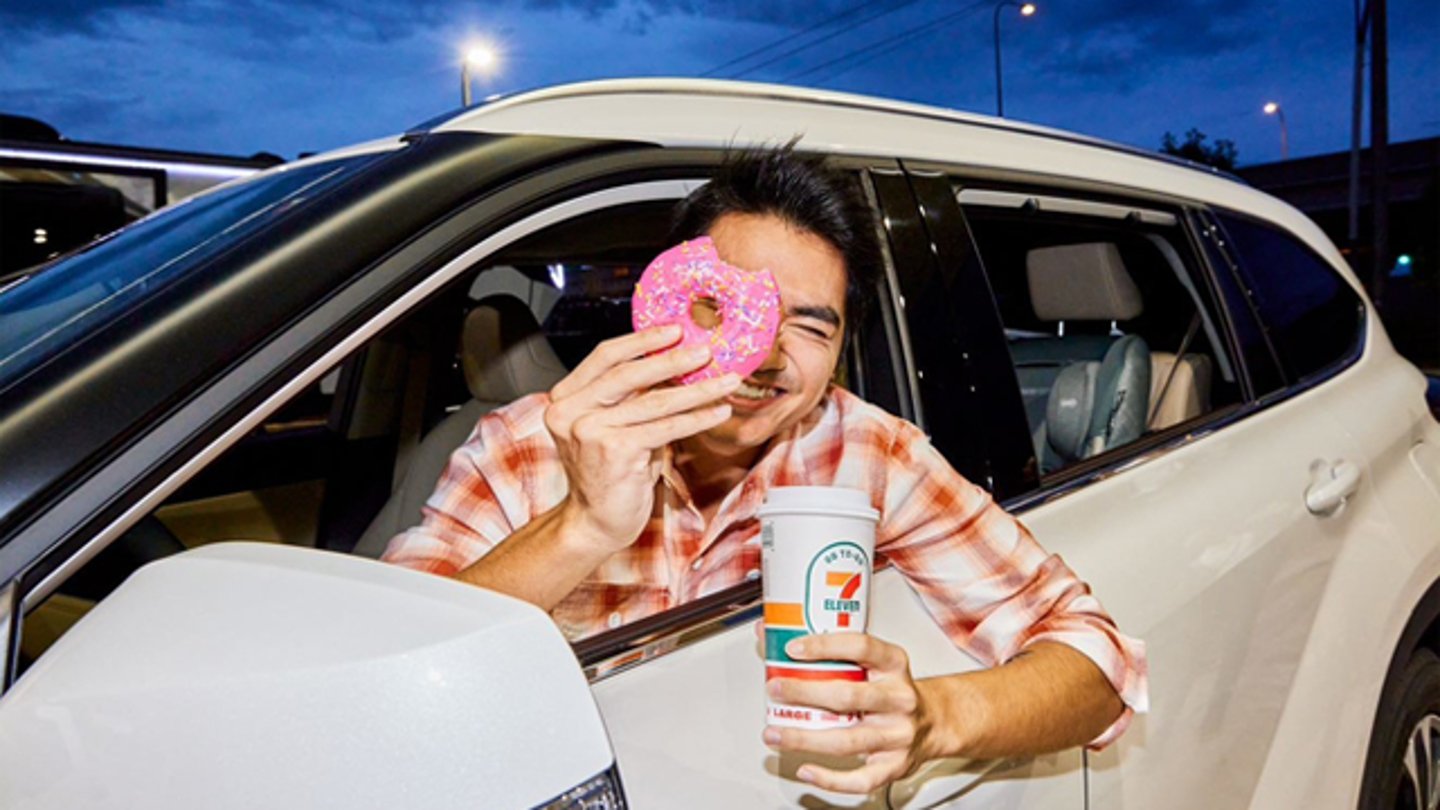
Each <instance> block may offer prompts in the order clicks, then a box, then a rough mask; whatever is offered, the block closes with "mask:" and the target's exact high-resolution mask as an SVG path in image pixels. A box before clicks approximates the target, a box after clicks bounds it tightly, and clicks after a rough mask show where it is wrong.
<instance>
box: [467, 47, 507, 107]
mask: <svg viewBox="0 0 1440 810" xmlns="http://www.w3.org/2000/svg"><path fill="white" fill-rule="evenodd" d="M499 63H500V54H499V53H497V52H496V50H495V48H494V46H492V45H490V44H489V43H485V42H476V43H474V44H472V45H470V46H469V47H467V48H466V49H465V53H464V55H463V56H461V58H460V103H461V104H462V105H463V106H466V107H469V106H470V71H471V69H474V70H475V72H476V73H479V74H480V75H481V76H488V75H489V74H490V73H491V71H493V70H494V69H495V66H496V65H497V64H499Z"/></svg>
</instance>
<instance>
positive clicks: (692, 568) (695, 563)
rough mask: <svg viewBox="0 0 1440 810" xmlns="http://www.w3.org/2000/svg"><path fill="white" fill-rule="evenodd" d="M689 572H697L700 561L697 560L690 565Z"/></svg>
mask: <svg viewBox="0 0 1440 810" xmlns="http://www.w3.org/2000/svg"><path fill="white" fill-rule="evenodd" d="M690 570H691V571H699V570H700V561H699V560H696V561H695V562H692V563H690Z"/></svg>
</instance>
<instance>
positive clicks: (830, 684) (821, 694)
mask: <svg viewBox="0 0 1440 810" xmlns="http://www.w3.org/2000/svg"><path fill="white" fill-rule="evenodd" d="M765 689H766V691H767V692H768V693H769V694H770V697H771V699H773V700H775V701H777V702H779V703H788V704H790V705H792V706H814V707H815V708H818V709H829V710H830V711H832V712H835V713H837V714H845V713H846V712H887V713H897V712H898V713H901V714H908V713H910V712H912V711H914V710H915V692H914V690H913V689H910V688H908V687H905V686H904V685H902V684H901V683H900V682H898V681H879V682H874V681H872V682H868V683H855V682H853V681H802V680H798V679H795V678H773V679H771V680H770V681H769V682H767V683H766V684H765Z"/></svg>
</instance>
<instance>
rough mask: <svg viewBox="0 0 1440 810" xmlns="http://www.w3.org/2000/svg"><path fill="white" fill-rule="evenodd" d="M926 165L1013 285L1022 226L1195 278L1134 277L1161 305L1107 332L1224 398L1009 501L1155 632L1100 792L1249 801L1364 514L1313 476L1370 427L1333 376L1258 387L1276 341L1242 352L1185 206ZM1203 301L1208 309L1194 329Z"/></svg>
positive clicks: (1135, 802)
mask: <svg viewBox="0 0 1440 810" xmlns="http://www.w3.org/2000/svg"><path fill="white" fill-rule="evenodd" d="M912 182H913V183H914V184H915V187H916V193H917V195H918V196H919V198H920V200H921V203H922V204H923V205H924V206H925V209H926V211H927V213H929V214H930V217H929V224H930V226H931V227H932V228H933V229H936V230H937V231H938V230H944V231H946V232H947V237H948V238H949V239H950V243H951V245H952V252H958V251H963V250H964V249H965V247H966V245H967V244H970V243H972V242H973V243H976V244H978V245H979V248H980V257H981V260H982V261H983V262H985V266H986V270H987V273H988V275H989V277H990V279H991V283H992V287H993V288H994V289H995V290H996V291H997V294H999V293H1004V292H1011V291H1016V290H1019V291H1021V293H1020V294H1021V295H1023V294H1024V293H1023V290H1024V284H1023V280H1022V281H1021V282H1019V283H1016V280H1015V278H1014V276H1015V274H1017V273H1021V272H1024V271H1025V270H1027V269H1028V268H1029V264H1030V263H1029V262H1028V261H1027V259H1028V256H1027V255H1022V254H1021V253H1019V252H1017V251H1019V250H1020V248H1018V247H1017V246H1016V244H1015V243H1016V242H1017V241H1024V240H1027V239H1028V240H1034V241H1033V242H1030V243H1029V244H1030V245H1032V246H1033V249H1032V252H1034V251H1041V250H1044V249H1045V248H1047V247H1053V246H1055V245H1064V244H1069V243H1072V242H1074V240H1077V239H1080V240H1101V241H1104V240H1109V241H1108V242H1105V243H1106V244H1114V245H1116V246H1117V248H1118V250H1117V252H1116V255H1117V256H1125V257H1126V261H1127V262H1131V261H1133V262H1134V263H1135V264H1138V265H1141V267H1140V268H1139V269H1141V270H1144V271H1145V274H1146V275H1148V276H1153V277H1155V279H1159V278H1162V277H1166V276H1167V271H1166V268H1167V267H1168V268H1169V269H1170V270H1171V271H1173V274H1172V275H1173V277H1174V279H1173V280H1175V281H1178V282H1179V283H1178V285H1177V284H1169V287H1170V292H1168V293H1167V292H1165V291H1164V288H1163V287H1162V286H1161V285H1159V284H1156V283H1153V281H1142V280H1137V286H1138V287H1139V289H1141V290H1143V291H1145V292H1146V293H1150V292H1151V291H1152V290H1153V291H1154V295H1155V299H1156V302H1157V304H1162V306H1157V307H1154V308H1153V309H1154V311H1146V312H1145V313H1144V314H1143V315H1140V316H1137V317H1136V318H1135V319H1134V320H1133V321H1131V322H1128V323H1122V324H1118V325H1117V324H1116V323H1111V324H1108V332H1107V330H1106V327H1107V325H1106V324H1103V323H1102V324H1100V325H1099V327H1100V328H1099V329H1098V330H1096V334H1095V335H1093V336H1094V337H1097V338H1099V339H1101V340H1103V339H1105V338H1106V336H1107V335H1109V336H1116V335H1120V334H1122V333H1123V334H1135V335H1140V336H1142V337H1148V339H1149V342H1150V343H1151V344H1152V345H1151V349H1152V351H1154V352H1156V353H1161V350H1165V349H1168V350H1169V353H1170V356H1171V357H1175V356H1177V354H1178V356H1181V357H1187V356H1189V355H1191V354H1196V355H1201V356H1203V359H1204V361H1205V362H1204V363H1203V364H1202V365H1204V366H1208V367H1209V372H1210V374H1211V375H1212V377H1213V379H1212V385H1211V386H1210V390H1209V395H1210V396H1209V397H1208V401H1207V402H1206V403H1205V404H1204V405H1203V406H1202V407H1199V408H1197V409H1195V411H1193V412H1191V413H1187V414H1184V415H1183V416H1182V419H1181V421H1179V422H1177V423H1175V424H1172V425H1168V426H1161V427H1158V428H1153V427H1152V428H1148V429H1147V430H1145V431H1144V433H1143V435H1141V436H1139V437H1136V438H1134V439H1133V440H1130V441H1128V442H1127V443H1124V444H1121V445H1119V446H1109V447H1106V448H1105V449H1104V450H1103V451H1102V452H1100V453H1098V454H1095V455H1093V456H1089V457H1085V458H1081V459H1078V460H1074V461H1072V462H1069V463H1067V464H1066V465H1065V466H1060V467H1059V468H1056V469H1049V470H1046V469H1043V465H1042V471H1041V475H1040V477H1039V480H1038V482H1036V483H1035V484H1034V485H1032V486H1030V487H1028V488H1022V489H1021V490H1020V491H1010V492H1007V493H1005V495H1004V498H1005V499H1004V503H1005V505H1006V506H1007V508H1009V509H1010V510H1011V511H1013V512H1015V513H1016V514H1018V515H1019V516H1020V518H1021V519H1022V520H1023V521H1024V522H1025V523H1026V525H1027V526H1029V527H1030V528H1031V530H1032V531H1033V532H1034V533H1035V535H1036V537H1037V538H1038V539H1039V541H1040V542H1041V544H1042V545H1044V546H1045V547H1046V548H1047V549H1049V550H1050V551H1052V552H1054V553H1056V554H1059V555H1060V556H1061V557H1062V558H1064V560H1065V561H1066V562H1067V563H1068V564H1069V565H1070V566H1071V567H1072V568H1073V569H1074V570H1075V571H1076V572H1077V573H1078V574H1079V575H1080V576H1081V577H1082V578H1084V579H1085V580H1087V581H1088V582H1089V583H1090V584H1091V585H1092V587H1093V588H1094V591H1095V593H1096V594H1097V596H1098V597H1099V598H1100V600H1101V601H1102V603H1103V604H1104V605H1105V607H1106V608H1107V609H1108V610H1109V611H1110V613H1111V614H1112V615H1113V616H1114V618H1115V619H1116V622H1117V623H1118V625H1119V627H1120V628H1121V630H1122V631H1124V632H1126V633H1127V634H1130V635H1132V636H1135V637H1138V638H1140V639H1142V640H1143V641H1144V642H1145V644H1146V646H1147V651H1148V660H1149V682H1150V711H1149V713H1148V714H1145V715H1138V716H1136V717H1134V718H1133V721H1132V724H1131V727H1130V729H1129V730H1128V731H1127V732H1126V733H1125V735H1124V736H1122V737H1121V738H1120V740H1119V741H1118V742H1117V743H1115V744H1114V745H1112V746H1110V747H1109V748H1107V749H1105V750H1103V751H1101V752H1098V753H1095V752H1091V753H1090V754H1089V755H1088V770H1089V772H1090V775H1089V794H1090V802H1091V805H1090V806H1092V807H1167V808H1185V807H1195V808H1202V807H1204V808H1209V807H1234V806H1247V805H1248V804H1249V802H1250V797H1251V795H1252V793H1253V792H1254V791H1255V790H1256V785H1257V783H1258V781H1259V779H1260V776H1261V772H1262V769H1263V768H1264V766H1265V764H1266V760H1267V755H1268V754H1269V749H1270V746H1271V744H1272V742H1273V740H1274V738H1275V734H1276V729H1277V727H1278V725H1279V723H1280V721H1281V718H1282V714H1283V713H1284V711H1285V710H1286V708H1287V695H1288V693H1289V690H1290V688H1291V685H1292V683H1293V682H1294V680H1295V678H1296V673H1297V669H1298V668H1299V666H1300V664H1301V662H1302V659H1303V658H1305V657H1306V656H1307V654H1313V653H1312V651H1310V650H1309V649H1307V645H1308V642H1309V641H1310V637H1311V636H1310V629H1311V626H1312V624H1313V622H1314V621H1315V618H1316V613H1317V610H1318V609H1319V607H1320V604H1321V597H1322V596H1323V594H1324V592H1325V589H1326V585H1327V580H1328V578H1329V576H1330V574H1331V571H1332V566H1333V563H1334V561H1335V559H1336V556H1337V554H1338V553H1339V552H1340V550H1341V548H1342V543H1343V541H1344V539H1345V537H1346V536H1347V535H1348V534H1350V533H1353V532H1355V531H1356V530H1357V528H1358V526H1357V521H1358V520H1360V518H1359V517H1357V510H1355V509H1353V508H1352V509H1341V510H1339V511H1338V512H1335V513H1332V514H1329V515H1326V516H1317V515H1316V514H1312V513H1311V512H1310V511H1309V510H1308V509H1307V507H1306V501H1305V498H1306V493H1307V491H1309V490H1311V488H1312V487H1313V486H1314V485H1315V483H1316V480H1317V479H1316V476H1317V474H1318V473H1319V472H1320V471H1321V470H1322V469H1326V470H1328V465H1332V464H1333V463H1335V462H1336V461H1337V460H1343V459H1353V458H1355V457H1356V455H1355V454H1356V447H1355V445H1354V442H1353V440H1352V439H1351V438H1350V437H1349V436H1348V435H1347V434H1346V433H1345V432H1344V431H1341V430H1338V429H1337V425H1336V424H1335V422H1334V420H1333V419H1332V418H1330V417H1329V416H1328V415H1327V414H1326V413H1325V407H1326V403H1325V402H1324V401H1323V399H1324V397H1325V394H1324V393H1323V392H1322V391H1316V392H1312V393H1310V394H1308V395H1306V396H1301V397H1292V398H1290V399H1282V400H1281V401H1278V402H1277V401H1275V396H1274V392H1273V390H1271V389H1265V390H1263V391H1256V389H1255V388H1254V386H1253V385H1252V384H1251V382H1250V379H1251V377H1252V376H1253V377H1256V378H1259V377H1260V376H1262V372H1263V370H1262V369H1258V368H1255V369H1250V371H1249V373H1248V374H1247V371H1246V369H1247V368H1249V366H1247V365H1246V363H1247V362H1250V363H1259V362H1265V361H1266V358H1265V357H1264V356H1263V355H1262V354H1261V353H1259V352H1256V353H1254V354H1253V356H1251V357H1242V356H1240V355H1241V353H1240V351H1239V350H1238V349H1237V346H1238V345H1239V344H1238V342H1237V339H1236V338H1235V322H1236V320H1237V319H1241V320H1243V319H1245V318H1248V317H1250V316H1251V315H1250V313H1244V312H1240V313H1235V312H1231V311H1229V310H1228V309H1227V308H1225V307H1224V306H1222V305H1221V304H1219V303H1218V301H1219V299H1220V296H1219V295H1217V294H1216V292H1215V291H1214V289H1213V287H1212V282H1211V281H1210V278H1209V275H1208V271H1207V266H1206V265H1205V263H1204V262H1203V260H1202V259H1201V258H1200V254H1199V252H1198V250H1197V246H1196V242H1195V234H1194V232H1193V231H1192V230H1191V229H1190V228H1189V227H1188V226H1187V225H1186V213H1185V211H1184V210H1183V208H1181V207H1180V206H1177V205H1175V204H1173V203H1167V202H1166V201H1164V200H1163V199H1158V198H1151V199H1143V198H1142V199H1135V198H1133V197H1132V198H1131V199H1126V197H1125V195H1118V196H1117V194H1116V192H1115V191H1114V190H1111V189H1099V188H1097V189H1093V190H1091V191H1090V193H1088V194H1087V193H1086V192H1085V191H1083V190H1082V191H1077V190H1075V189H1074V188H1067V189H1060V188H1056V187H1053V186H1048V187H1047V184H1045V183H1035V184H1033V185H1032V184H1026V183H1024V182H1023V181H1020V182H1017V181H1016V180H1015V178H1013V177H1007V178H986V177H983V176H975V175H973V174H971V175H966V174H964V173H961V172H956V171H948V172H947V171H945V170H944V168H943V167H925V170H917V171H914V172H912ZM1132 194H1133V192H1132ZM1047 212H1049V213H1047ZM967 215H969V216H967ZM992 237H995V238H992ZM1002 237H1003V238H1002ZM1157 240H1158V241H1157ZM1099 243H1100V241H1086V242H1085V244H1099ZM1146 243H1149V244H1150V245H1152V246H1153V247H1154V248H1156V249H1155V250H1150V249H1149V248H1145V244H1146ZM942 244H943V243H942ZM941 257H942V261H943V260H945V258H946V254H945V252H943V251H942V253H941ZM1136 257H1138V259H1137V258H1136ZM950 261H952V262H956V263H957V264H958V263H960V262H962V261H963V259H959V258H953V257H952V258H951V259H950ZM1007 274H1008V275H1009V276H1010V277H1006V276H1007ZM1031 283H1032V284H1033V283H1035V282H1034V279H1033V278H1032V280H1031ZM996 300H997V303H996V307H997V308H998V309H1000V310H1001V313H1002V320H1004V321H1005V324H1004V325H1005V328H1006V330H1007V342H1008V343H1009V344H1010V345H1009V347H1008V351H1006V350H1005V349H1002V350H1001V351H1004V352H1005V353H1007V354H1010V355H1012V356H1013V357H1015V358H1017V362H1018V359H1019V358H1021V357H1023V356H1024V352H1022V351H1021V350H1020V347H1019V346H1018V345H1017V344H1018V343H1019V342H1021V341H1023V340H1024V339H1026V338H1028V337H1029V336H1030V333H1031V332H1033V331H1034V330H1035V329H1037V328H1038V327H1037V326H1036V324H1035V323H1034V322H1028V323H1027V322H1025V319H1026V318H1028V317H1034V316H1035V313H1033V312H1024V311H1022V308H1021V307H1018V306H1016V305H1015V304H1014V302H1011V301H1007V300H1005V299H1004V298H1003V296H1002V297H1000V298H997V299H996ZM1187 301H1188V303H1187ZM1167 307H1168V310H1167ZM1167 311H1168V312H1170V313H1173V314H1172V315H1171V317H1169V318H1166V317H1162V316H1164V315H1166V313H1167ZM1191 318H1195V319H1196V320H1197V321H1198V324H1197V326H1196V327H1194V328H1188V329H1187V328H1186V322H1187V321H1191ZM1017 322H1018V323H1017ZM1192 323H1194V321H1192ZM1068 325H1069V326H1070V327H1071V328H1072V329H1074V328H1075V327H1076V326H1077V324H1076V323H1070V324H1068ZM1249 329H1250V331H1251V332H1254V325H1253V324H1252V325H1250V327H1249ZM1061 331H1062V333H1063V332H1064V326H1063V325H1062V327H1061ZM1192 332H1193V333H1194V334H1192V335H1191V337H1190V339H1189V342H1188V343H1179V344H1178V345H1176V344H1177V341H1176V337H1179V338H1180V340H1182V341H1183V340H1185V338H1184V337H1183V336H1182V333H1185V334H1189V333H1192ZM1072 337H1073V333H1072ZM1268 362H1270V363H1272V364H1273V363H1274V359H1273V356H1271V357H1270V358H1269V359H1268ZM1269 374H1270V376H1271V378H1272V379H1273V378H1278V376H1279V374H1278V372H1277V371H1276V370H1274V369H1270V370H1269ZM1166 376H1168V375H1166ZM1180 376H1184V375H1180ZM1162 386H1163V383H1162ZM1282 387H1283V384H1282ZM1262 394H1263V395H1265V397H1269V399H1268V400H1267V399H1265V398H1264V397H1262ZM1151 396H1152V397H1153V396H1155V394H1154V393H1153V392H1151ZM1162 396H1163V395H1162ZM1004 398H1005V399H1007V400H1008V401H1009V402H1011V403H1012V404H1013V403H1014V402H1015V397H1013V396H1005V397H1004ZM1267 402H1268V403H1270V404H1268V407H1267V406H1266V403H1267ZM1152 404H1154V403H1153V402H1152ZM930 410H931V411H932V413H931V414H930V416H931V419H932V420H933V419H934V418H935V416H934V413H933V411H934V410H935V409H934V408H931V409H930ZM1042 413H1043V411H1042ZM1041 418H1045V417H1043V416H1042V417H1041ZM1025 455H1026V456H1027V457H1028V459H1031V460H1033V459H1034V458H1035V456H1036V455H1037V454H1036V452H1035V451H1034V450H1033V448H1030V449H1029V452H1027V453H1025ZM1011 466H1013V462H1012V464H1011Z"/></svg>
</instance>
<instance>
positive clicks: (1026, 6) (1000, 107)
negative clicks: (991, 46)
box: [995, 0, 1035, 118]
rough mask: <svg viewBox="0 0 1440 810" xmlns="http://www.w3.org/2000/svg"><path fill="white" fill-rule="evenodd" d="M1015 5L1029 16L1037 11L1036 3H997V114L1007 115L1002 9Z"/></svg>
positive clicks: (1003, 0) (1002, 1)
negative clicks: (1002, 73)
mask: <svg viewBox="0 0 1440 810" xmlns="http://www.w3.org/2000/svg"><path fill="white" fill-rule="evenodd" d="M1006 6H1014V7H1015V8H1018V9H1020V16H1022V17H1029V16H1030V15H1032V14H1034V13H1035V4H1034V3H1012V2H1010V0H1001V2H999V3H996V4H995V114H996V115H997V116H999V117H1000V118H1004V117H1005V87H1004V86H1003V85H1002V84H1001V82H1000V9H1002V8H1005V7H1006Z"/></svg>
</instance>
